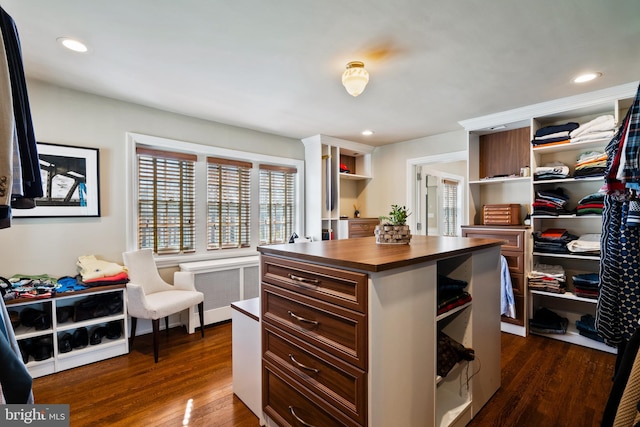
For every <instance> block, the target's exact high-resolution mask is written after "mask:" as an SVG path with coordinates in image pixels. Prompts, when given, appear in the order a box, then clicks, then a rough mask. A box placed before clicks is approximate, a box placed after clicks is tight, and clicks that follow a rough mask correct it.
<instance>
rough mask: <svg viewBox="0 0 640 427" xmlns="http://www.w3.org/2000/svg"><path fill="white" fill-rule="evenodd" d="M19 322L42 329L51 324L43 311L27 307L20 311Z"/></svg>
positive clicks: (28, 326) (47, 327)
mask: <svg viewBox="0 0 640 427" xmlns="http://www.w3.org/2000/svg"><path fill="white" fill-rule="evenodd" d="M20 323H22V324H23V325H24V326H26V327H27V328H33V327H35V328H36V330H38V331H42V330H45V329H49V327H50V326H51V319H50V316H49V315H48V314H47V313H45V312H44V311H42V310H36V309H35V308H31V307H27V308H25V309H23V310H22V311H21V312H20Z"/></svg>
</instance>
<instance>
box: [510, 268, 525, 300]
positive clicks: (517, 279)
mask: <svg viewBox="0 0 640 427" xmlns="http://www.w3.org/2000/svg"><path fill="white" fill-rule="evenodd" d="M524 283H525V280H524V274H522V273H511V287H513V294H514V295H524Z"/></svg>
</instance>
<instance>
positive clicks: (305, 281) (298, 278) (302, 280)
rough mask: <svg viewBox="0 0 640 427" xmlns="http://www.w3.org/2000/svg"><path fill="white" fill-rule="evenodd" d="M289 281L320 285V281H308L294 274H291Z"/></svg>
mask: <svg viewBox="0 0 640 427" xmlns="http://www.w3.org/2000/svg"><path fill="white" fill-rule="evenodd" d="M289 279H291V280H295V281H296V282H300V283H302V284H304V285H317V284H318V283H320V281H319V280H318V279H307V278H306V277H300V276H296V275H294V274H289Z"/></svg>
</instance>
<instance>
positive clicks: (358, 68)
mask: <svg viewBox="0 0 640 427" xmlns="http://www.w3.org/2000/svg"><path fill="white" fill-rule="evenodd" d="M367 83H369V72H368V71H367V70H365V68H364V63H363V62H360V61H351V62H349V63H348V64H347V69H346V70H345V71H344V73H342V84H343V85H344V88H345V89H346V90H347V92H349V95H351V96H358V95H360V94H361V93H362V91H363V90H364V88H365V87H366V86H367Z"/></svg>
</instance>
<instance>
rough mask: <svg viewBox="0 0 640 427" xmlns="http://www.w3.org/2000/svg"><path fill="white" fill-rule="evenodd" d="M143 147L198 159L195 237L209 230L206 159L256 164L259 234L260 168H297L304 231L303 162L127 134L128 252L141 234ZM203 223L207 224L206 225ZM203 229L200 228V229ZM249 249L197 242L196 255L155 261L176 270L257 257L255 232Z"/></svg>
mask: <svg viewBox="0 0 640 427" xmlns="http://www.w3.org/2000/svg"><path fill="white" fill-rule="evenodd" d="M138 145H143V146H147V147H150V148H157V149H165V150H171V151H177V152H184V153H190V154H196V155H198V163H197V164H196V198H197V202H196V203H197V209H196V224H197V225H196V234H197V235H206V230H205V229H204V228H202V226H201V225H200V224H206V215H207V212H206V201H204V203H203V201H202V200H201V199H202V197H200V198H198V196H199V195H201V194H206V185H207V176H206V174H207V171H206V157H207V156H215V157H224V158H228V159H237V160H243V161H249V162H252V163H253V168H252V169H251V197H252V200H255V201H256V202H255V203H252V205H251V218H252V219H253V221H255V223H253V222H252V224H251V228H252V230H258V225H259V224H258V223H257V221H258V218H259V217H260V204H259V203H258V200H259V169H258V165H259V164H273V165H283V166H290V167H295V168H296V169H297V171H298V173H297V179H296V188H297V193H296V206H297V209H296V214H295V217H296V219H295V220H296V227H295V228H296V229H298V230H304V160H297V159H290V158H286V157H277V156H269V155H264V154H258V153H251V152H247V151H238V150H231V149H227V148H221V147H215V146H210V145H203V144H195V143H192V142H186V141H178V140H174V139H168V138H161V137H157V136H151V135H144V134H139V133H132V132H127V133H126V155H125V163H126V177H125V182H126V186H125V188H126V194H125V197H126V199H125V200H126V201H125V203H126V209H125V222H126V232H125V238H126V248H127V251H131V250H135V249H136V248H137V235H138V230H137V226H136V224H137V223H138V218H137V217H138V211H137V209H136V206H137V200H138V197H137V196H138V194H137V193H138V187H137V185H136V169H137V166H136V146H138ZM203 221H204V222H203ZM199 225H200V226H199ZM250 243H251V244H250V246H249V247H248V248H242V249H224V250H213V251H211V250H210V251H207V249H206V239H196V252H195V253H192V254H178V255H163V256H161V257H156V263H157V264H158V266H159V267H171V266H177V265H178V264H179V263H182V262H191V261H204V260H210V259H222V258H233V257H240V256H255V255H256V251H257V249H256V248H257V246H258V243H259V233H256V232H255V231H252V238H251V242H250Z"/></svg>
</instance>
